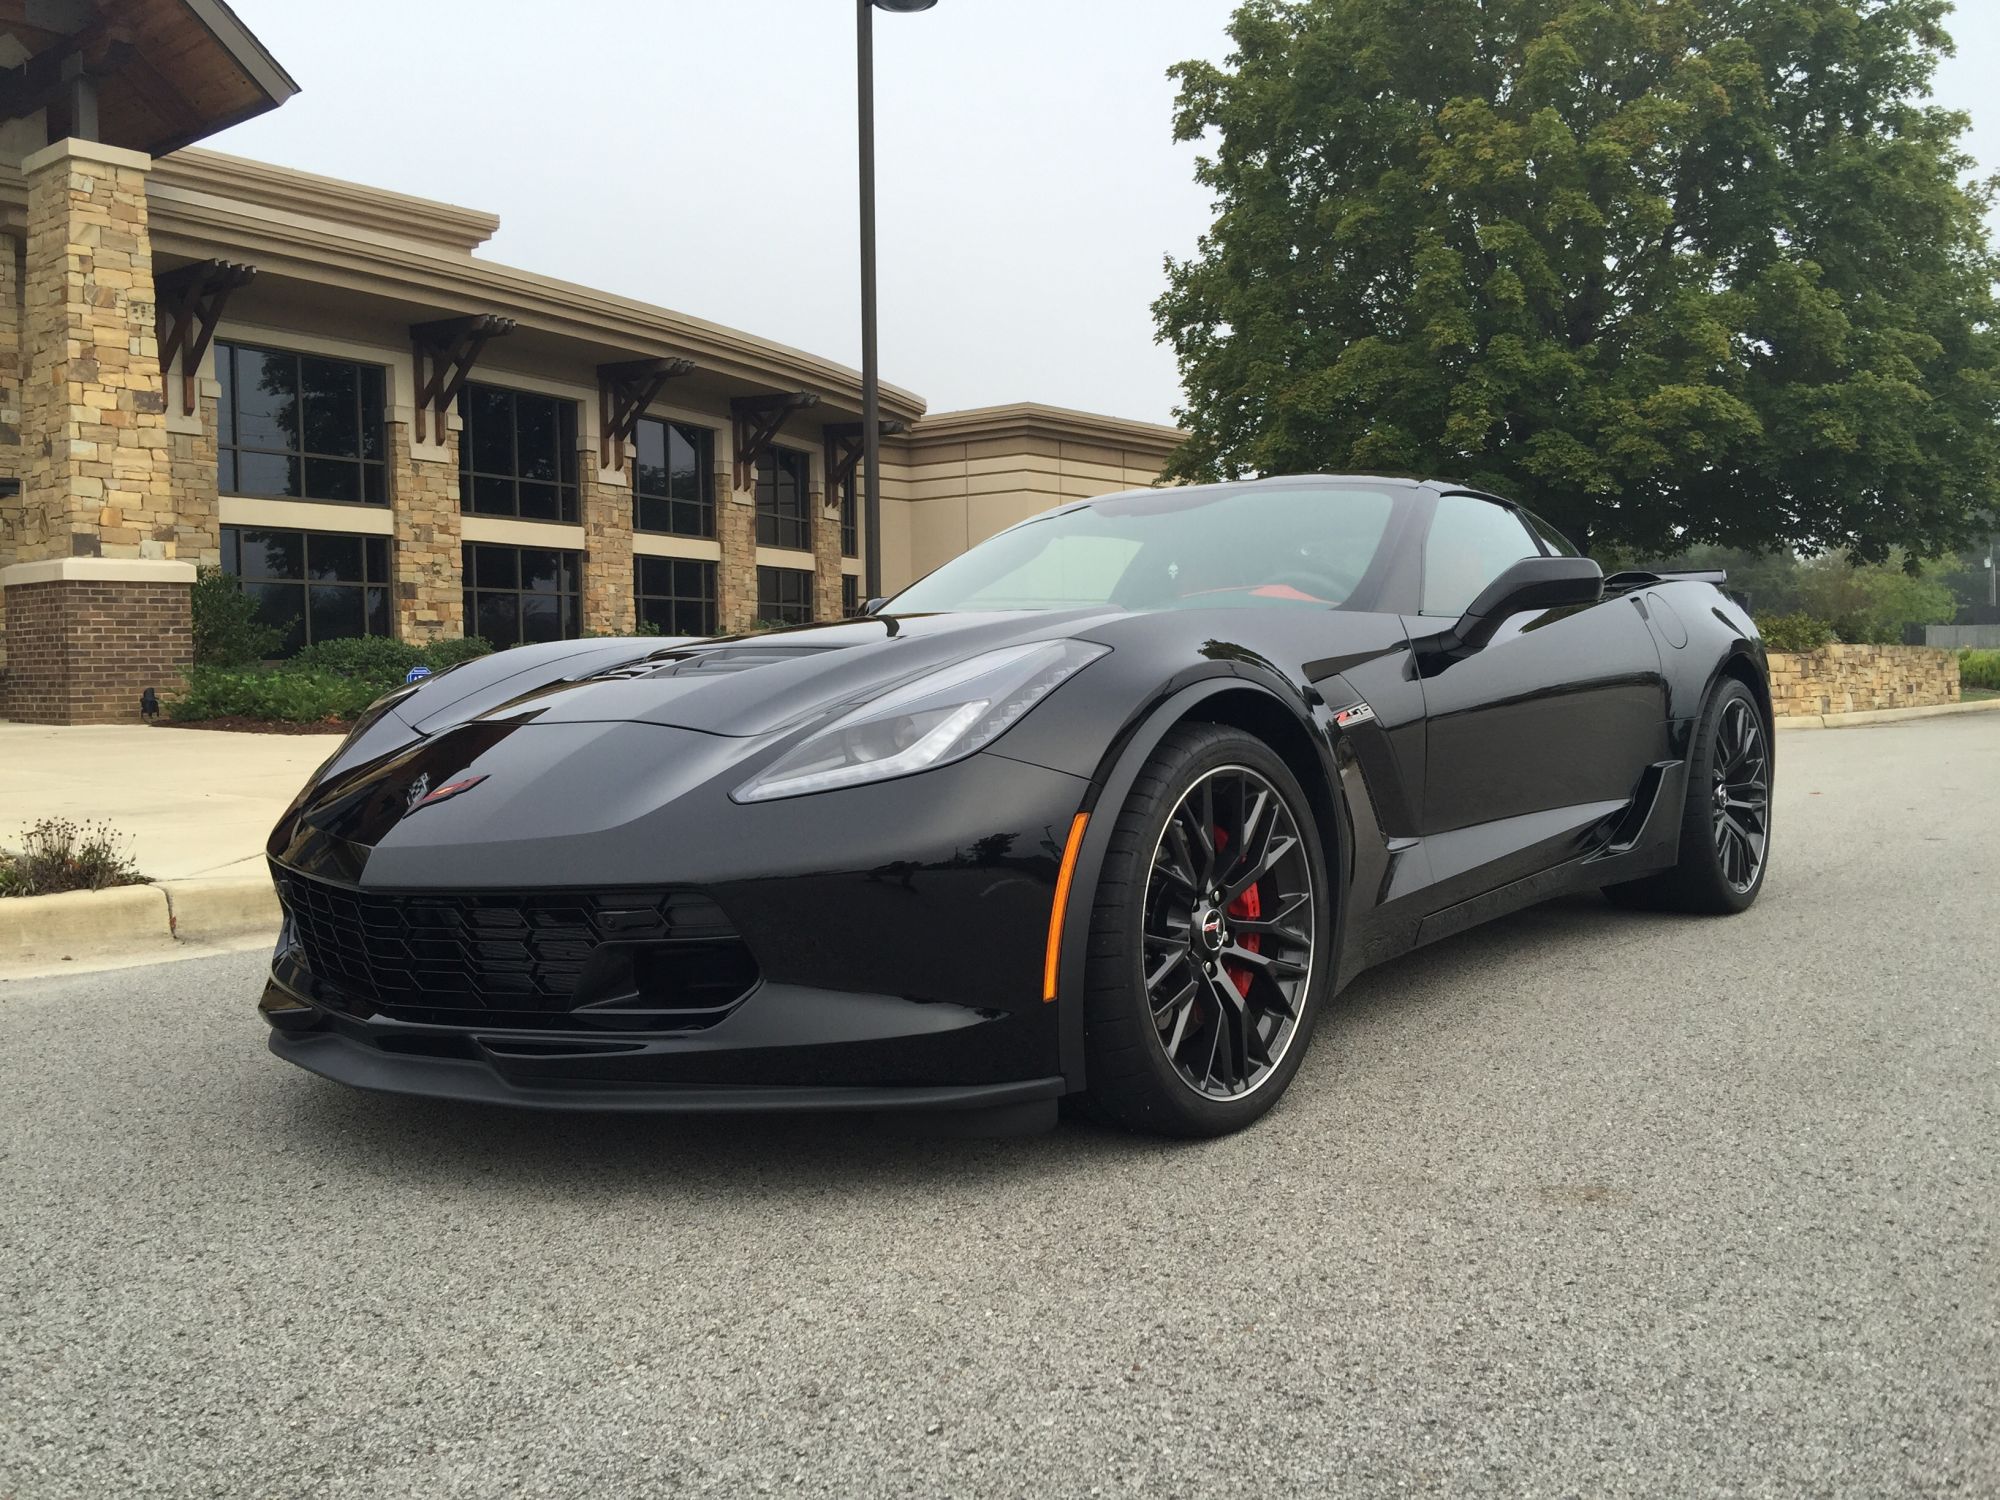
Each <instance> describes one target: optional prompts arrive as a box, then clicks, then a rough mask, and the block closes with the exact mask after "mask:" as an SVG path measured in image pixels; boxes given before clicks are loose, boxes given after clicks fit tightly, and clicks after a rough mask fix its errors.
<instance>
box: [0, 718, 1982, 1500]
mask: <svg viewBox="0 0 2000 1500" xmlns="http://www.w3.org/2000/svg"><path fill="white" fill-rule="evenodd" d="M1778 753H1779V781H1778V799H1777V812H1776V845H1775V848H1776V854H1775V861H1774V866H1773V871H1772V875H1771V877H1770V884H1769V886H1768V888H1767V890H1766V892H1765V895H1764V898H1763V900H1762V902H1761V903H1760V904H1759V905H1758V906H1757V907H1756V908H1755V909H1754V910H1753V911H1752V912H1750V913H1749V914H1748V915H1746V916H1744V917H1741V918H1738V919H1734V920H1727V921H1718V920H1714V919H1688V918H1670V917H1647V916H1640V915H1633V914H1629V913H1624V912H1620V911H1617V910H1614V909H1613V908H1612V907H1610V906H1609V905H1608V904H1606V903H1603V902H1601V901H1599V900H1596V899H1594V898H1593V899H1589V900H1576V901H1570V902H1564V903H1561V904H1557V905H1554V906H1549V907H1544V908H1541V909H1539V910H1536V911H1533V912H1529V913H1526V914H1523V915H1520V916H1517V917H1514V918H1511V919H1508V920H1506V921H1504V922H1502V923H1500V924H1499V925H1497V926H1494V927H1491V928H1487V929H1484V930H1481V931H1477V932H1473V933H1470V934H1467V935H1465V936H1462V937H1460V938H1457V939H1454V940H1452V941H1449V942H1447V943H1445V944H1443V945H1441V946H1438V947H1436V948H1433V949H1431V950H1428V951H1426V952H1424V953H1421V954H1418V955H1416V956H1414V957H1412V958H1410V959H1407V960H1404V961H1401V962H1398V963H1396V964H1394V965H1392V966H1390V967H1388V968H1385V969H1383V970H1380V971H1378V972H1376V973H1374V974H1371V975H1369V976H1367V977H1365V978H1364V979H1363V980H1361V981H1360V982H1359V983H1358V984H1356V985H1355V986H1354V987H1353V988H1352V989H1351V990H1350V991H1349V992H1348V993H1347V994H1346V995H1345V996H1343V997H1342V998H1341V1000H1340V1001H1339V1002H1338V1003H1337V1004H1336V1006H1335V1007H1334V1009H1333V1010H1331V1011H1330V1012H1329V1013H1328V1015H1327V1016H1326V1017H1325V1018H1324V1019H1323V1020H1322V1023H1321V1029H1320V1034H1319V1037H1318V1040H1317V1042H1316V1044H1315V1046H1314V1050H1313V1052H1312V1055H1311V1056H1310V1057H1309V1058H1308V1060H1307V1063H1306V1066H1305V1068H1304V1070H1303V1072H1302V1073H1301V1075H1300V1076H1299V1079H1298V1082H1297V1084H1296V1085H1295V1087H1294V1088H1293V1090H1292V1093H1291V1096H1290V1098H1289V1099H1288V1100H1287V1101H1286V1103H1285V1104H1283V1105H1282V1106H1281V1107H1280V1108H1279V1109H1278V1110H1277V1111H1276V1112H1275V1113H1274V1114H1273V1115H1272V1116H1271V1117H1270V1118H1269V1119H1268V1120H1266V1121H1265V1122H1264V1123H1263V1124H1262V1125H1260V1126H1258V1127H1257V1128H1255V1129H1253V1130H1251V1131H1249V1132H1248V1133H1246V1134H1243V1135H1240V1136H1237V1137H1234V1138H1231V1139H1228V1140H1223V1141H1218V1142H1213V1143H1207V1144H1200V1145H1177V1144H1168V1143H1162V1142H1158V1141H1151V1140H1140V1139H1133V1138H1128V1137H1123V1136H1119V1135H1115V1134H1111V1133H1108V1132H1105V1131H1101V1130H1098V1129H1096V1128H1092V1127H1088V1126H1084V1125H1078V1124H1065V1125H1064V1126H1063V1127H1062V1128H1061V1129H1059V1130H1058V1131H1056V1132H1055V1133H1053V1134H1051V1135H1047V1136H1043V1137H1038V1138H1032V1139H1026V1140H1015V1141H977V1142H964V1141H948V1140H926V1139H909V1138H906V1137H903V1136H899V1135H893V1134H887V1133H883V1132H880V1131H877V1130H875V1129H873V1128H870V1127H869V1126H867V1125H865V1124H862V1123H858V1122H850V1121H833V1122H824V1121H758V1122H750V1123H744V1122H738V1121H731V1122H726V1123H713V1124H711V1123H696V1124H690V1123H688V1122H684V1121H672V1120H668V1121H653V1120H643V1119H631V1118H612V1117H558V1118H552V1117H547V1116H535V1115H523V1114H514V1113H508V1112H503V1111H499V1110H490V1109H468V1108H456V1107H442V1106H435V1105H428V1104H423V1103H414V1102H406V1101H397V1100H385V1099H379V1098H372V1097H367V1096H362V1095H357V1094H352V1093H348V1092H345V1091H342V1090H341V1089H339V1088H337V1087H335V1086H334V1085H331V1084H328V1083H325V1082H323V1081H321V1080H319V1079H316V1078H312V1077H309V1076H307V1075H305V1074H303V1073H299V1072H296V1071H294V1070H293V1069H290V1068H288V1067H286V1066H284V1065H283V1064H281V1063H279V1062H277V1061H276V1060H275V1059H273V1058H271V1057H270V1056H269V1055H268V1054H267V1053H266V1052H265V1051H264V1046H263V1025H262V1023H261V1022H260V1021H259V1020H258V1019H257V1017H256V1015H255V1012H254V1009H253V1006H254V1002H255V998H256V994H257V990H258V984H259V974H260V970H261V966H262V962H261V959H260V957H259V956H257V955H238V956H235V957H229V958H221V959H208V960H201V961H191V962H183V963H179V964H171V965H165V966H161V967H158V968H153V969H137V970H125V971H120V972H113V973H106V974H99V975H77V976H72V977H65V978H61V979H55V980H44V981H24V982H15V983H11V984H6V985H0V1496H8V1497H31V1496H32V1497H42V1496H71V1495H75V1496H107V1495H119V1496H134V1495H176V1496H178V1495H246V1496H247V1495H256V1496H343V1495H352V1496H371V1497H372V1496H391V1495H411V1496H427V1497H431V1496H489V1495H497V1494H509V1495H513V1494H520V1495H537V1496H539V1495H548V1496H575V1495H582V1494H596V1495H607V1496H610V1495H618V1496H626V1495H684V1494H714V1495H730V1496H740V1495H750V1494H761V1493H796V1494H833V1495H872V1494H894V1495H906V1494H907V1495H922V1496H932V1495H996V1496H999V1495H1022V1496H1068V1495H1091V1494H1103V1495H1107V1496H1111V1495H1146V1496H1152V1497H1163V1496H1204V1497H1207V1496H1214V1495H1235V1494H1241V1495H1273V1494H1282V1493H1311V1494H1320V1495H1324V1494H1401V1493H1411V1492H1415V1493H1449V1494H1507V1495H1604V1494H1626V1493H1630V1494H1649V1495H1691V1494H1722V1493H1731V1494H1757V1495H1871V1496H1872V1495H1888V1494H1925V1495H1928V1494H1963V1495H1991V1494H1993V1493H1995V1492H1996V1490H2000V1347H1997V1346H2000V1334H1996V1330H2000V1264H1997V1263H1996V1258H1995V1249H1996V1244H1995V1242H1996V1217H2000V1149H1996V1148H2000V956H1996V943H2000V714H1978V715H1968V716H1965V717H1960V718H1952V719H1940V720H1931V721H1926V722H1921V723H1913V724H1904V725H1897V726H1894V727H1884V728H1870V729H1850V730H1839V731H1829V732H1820V733H1794V734H1785V735H1781V736H1780V738H1779V744H1778Z"/></svg>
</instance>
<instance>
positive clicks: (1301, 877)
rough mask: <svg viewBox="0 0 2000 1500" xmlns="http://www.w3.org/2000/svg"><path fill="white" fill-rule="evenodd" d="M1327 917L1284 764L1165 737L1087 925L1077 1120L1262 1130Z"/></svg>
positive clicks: (1327, 967) (1231, 737)
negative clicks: (1083, 1115) (1084, 1113)
mask: <svg viewBox="0 0 2000 1500" xmlns="http://www.w3.org/2000/svg"><path fill="white" fill-rule="evenodd" d="M1266 794H1268V795H1266ZM1260 799H1261V800H1260ZM1204 822H1206V823H1207V824H1208V826H1209V828H1210V830H1211V838H1210V840H1209V842H1208V845H1207V846H1206V847H1204V846H1203V845H1202V844H1200V842H1199V841H1198V839H1197V837H1196V834H1197V831H1198V830H1199V828H1200V827H1201V826H1202V824H1203V823H1204ZM1170 825H1171V826H1170ZM1232 827H1234V828H1236V829H1238V830H1241V833H1240V836H1237V837H1232V836H1231V835H1230V834H1229V831H1228V830H1229V829H1230V828H1232ZM1232 845H1234V846H1235V848H1236V849H1237V850H1238V851H1243V852H1238V853H1232V852H1231V846H1232ZM1248 851H1254V853H1252V854H1251V856H1250V857H1249V858H1247V859H1246V858H1244V852H1248ZM1253 870H1261V872H1262V873H1257V874H1255V875H1254V878H1252V879H1251V880H1250V881H1249V883H1248V885H1247V888H1246V887H1244V884H1243V882H1244V880H1245V877H1246V875H1250V874H1251V873H1252V872H1253ZM1204 875H1205V876H1206V877H1207V879H1206V882H1205V883H1206V884H1208V886H1209V889H1208V890H1207V891H1206V893H1204V892H1203V891H1202V890H1200V889H1199V887H1200V886H1201V885H1202V884H1203V883H1204V881H1203V879H1202V877H1203V876H1204ZM1190 876H1192V877H1193V878H1189V877H1190ZM1239 891H1240V894H1238V892H1239ZM1218 892H1219V893H1220V894H1221V895H1222V896H1223V897H1224V898H1225V899H1222V900H1217V899H1215V898H1216V896H1217V895H1218ZM1332 913H1333V893H1332V887H1331V883H1330V880H1329V877H1328V874H1327V861H1326V858H1325V854H1324V850H1323V849H1322V846H1321V843H1320V838H1319V830H1318V828H1317V826H1316V825H1315V822H1314V819H1313V815H1312V805H1311V803H1310V801H1309V800H1308V799H1307V797H1306V794H1305V790H1304V788H1302V787H1301V786H1300V785H1299V782H1298V778H1297V777H1295V776H1294V775H1293V774H1292V773H1291V771H1290V769H1289V768H1288V767H1287V766H1286V765H1285V763H1284V761H1283V760H1282V759H1280V758H1279V757H1278V756H1277V755H1276V754H1275V753H1274V752H1273V751H1272V750H1271V749H1270V747H1269V746H1267V745H1265V744H1264V743H1263V741H1261V740H1258V739H1256V738H1255V737H1253V736H1251V735H1248V734H1245V733H1243V732H1241V731H1240V730H1235V729H1230V728H1226V727H1224V726H1221V725H1215V724H1185V725H1182V726H1180V727H1178V728H1176V729H1174V730H1173V731H1172V732H1170V733H1169V734H1168V735H1167V737H1166V739H1165V740H1164V741H1162V742H1161V744H1160V746H1159V748H1158V749H1157V750H1155V751H1154V752H1153V754H1152V756H1151V757H1150V758H1149V759H1148V760H1147V762H1146V765H1145V767H1144V769H1143V770H1141V772H1140V773H1139V778H1138V780H1137V781H1136V782H1135V783H1134V785H1133V788H1132V792H1131V795H1130V797H1129V798H1128V799H1127V801H1126V803H1125V806H1124V807H1123V808H1122V809H1120V811H1119V813H1118V822H1117V824H1116V826H1115V827H1114V829H1113V831H1112V836H1111V843H1110V846H1109V848H1108V850H1107V852H1106V855H1105V861H1104V870H1103V874H1102V876H1101V878H1100V879H1099V881H1098V885H1097V891H1096V893H1095V899H1094V902H1093V905H1092V909H1091V917H1090V936H1089V946H1088V950H1087V954H1086V959H1087V962H1086V966H1085V985H1084V1041H1085V1060H1086V1065H1087V1067H1088V1070H1089V1071H1088V1085H1087V1087H1088V1094H1087V1097H1086V1105H1087V1107H1088V1109H1089V1110H1090V1112H1091V1113H1092V1114H1094V1115H1096V1116H1097V1117H1098V1118H1099V1119H1102V1120H1105V1121H1107V1122H1109V1123H1112V1124H1116V1125H1121V1126H1124V1127H1125V1128H1127V1129H1132V1130H1141V1131H1149V1132H1152V1133H1155V1134H1161V1135H1174V1136H1216V1135H1225V1134H1228V1133H1229V1132H1231V1131H1235V1130H1241V1129H1242V1128H1243V1127H1244V1126H1246V1125H1248V1124H1250V1123H1251V1122H1252V1121H1254V1120H1256V1119H1258V1118H1259V1117H1261V1116H1262V1115H1263V1114H1264V1113H1265V1112H1266V1111H1267V1110H1269V1109H1270V1108H1271V1106H1272V1105H1273V1104H1274V1103H1275V1102H1276V1101H1277V1099H1278V1097H1279V1096H1280V1095H1281V1094H1283V1093H1284V1091H1285V1089H1286V1087H1287V1086H1288V1085H1289V1084H1290V1083H1291V1080H1292V1077H1293V1075H1294V1074H1296V1073H1297V1072H1298V1069H1299V1064H1300V1063H1301V1062H1302V1061H1303V1060H1304V1058H1305V1053H1306V1048H1307V1047H1308V1046H1309V1045H1310V1043H1311V1041H1312V1031H1313V1024H1314V1022H1315V1020H1316V1019H1317V1017H1318V1013H1319V1007H1320V1003H1321V1000H1322V997H1323V996H1324V994H1325V993H1326V990H1327V987H1328V984H1329V982H1330V979H1331V976H1332V973H1333V919H1332ZM1149 924H1150V925H1149ZM1177 955H1178V956H1177ZM1149 977H1152V978H1153V979H1154V980H1155V983H1154V984H1153V986H1152V987H1151V988H1149V985H1148V979H1149ZM1232 996H1233V997H1234V998H1233V999H1232V998H1231V997H1232ZM1177 999H1182V1000H1185V1003H1184V1004H1179V1005H1176V1004H1175V1001H1176V1000H1177ZM1162 1004H1164V1005H1166V1006H1167V1007H1168V1008H1167V1009H1165V1010H1162V1009H1161V1008H1160V1007H1161V1006H1162ZM1204 1045H1206V1048H1207V1053H1206V1058H1205V1059H1204V1058H1203V1056H1202V1055H1201V1053H1202V1049H1203V1047H1204ZM1170 1048H1171V1049H1172V1050H1171V1051H1170ZM1204 1063H1205V1070H1204ZM1198 1071H1200V1072H1201V1076H1200V1078H1199V1079H1197V1077H1196V1076H1195V1075H1196V1073H1197V1072H1198Z"/></svg>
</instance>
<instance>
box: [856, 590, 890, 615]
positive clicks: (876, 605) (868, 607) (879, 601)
mask: <svg viewBox="0 0 2000 1500" xmlns="http://www.w3.org/2000/svg"><path fill="white" fill-rule="evenodd" d="M888 602H889V600H888V597H887V596H886V595H881V594H878V595H876V596H875V597H874V598H873V599H869V600H867V601H865V602H864V603H863V604H862V606H861V613H863V614H864V615H879V614H880V613H881V612H882V606H883V605H885V604H887V603H888Z"/></svg>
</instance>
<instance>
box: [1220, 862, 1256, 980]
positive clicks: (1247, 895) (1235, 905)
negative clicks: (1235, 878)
mask: <svg viewBox="0 0 2000 1500" xmlns="http://www.w3.org/2000/svg"><path fill="white" fill-rule="evenodd" d="M1228 847H1229V835H1228V834H1226V833H1224V832H1223V831H1222V830H1221V829H1220V828H1217V829H1216V830H1215V852H1216V853H1217V854H1221V853H1222V852H1223V850H1225V849H1227V848H1228ZM1228 910H1229V915H1230V916H1232V917H1235V918H1237V919H1239V920H1242V921H1250V922H1254V921H1256V920H1257V919H1258V918H1259V917H1261V916H1263V915H1264V901H1263V898H1262V897H1261V896H1260V895H1259V894H1258V892H1257V887H1256V886H1254V885H1253V886H1251V887H1250V889H1249V890H1247V891H1245V892H1244V893H1243V894H1242V895H1240V896H1238V897H1237V898H1236V899H1235V900H1234V901H1232V902H1230V903H1229V908H1228ZM1236 946H1237V947H1239V948H1244V949H1247V950H1248V951H1250V952H1252V953H1262V952H1263V951H1264V939H1263V936H1262V935H1261V934H1260V933H1255V932H1246V933H1244V934H1243V935H1242V936H1241V937H1239V938H1238V939H1237V940H1236ZM1222 967H1223V968H1224V969H1225V970H1226V971H1227V972H1228V974H1229V978H1230V980H1231V982H1232V983H1234V984H1235V986H1236V993H1237V994H1239V995H1242V996H1244V997H1245V998H1246V999H1247V998H1248V997H1249V994H1250V971H1249V970H1248V969H1247V968H1245V967H1244V966H1243V965H1241V964H1236V963H1231V962H1230V961H1229V960H1228V959H1226V958H1225V959H1224V960H1223V961H1222Z"/></svg>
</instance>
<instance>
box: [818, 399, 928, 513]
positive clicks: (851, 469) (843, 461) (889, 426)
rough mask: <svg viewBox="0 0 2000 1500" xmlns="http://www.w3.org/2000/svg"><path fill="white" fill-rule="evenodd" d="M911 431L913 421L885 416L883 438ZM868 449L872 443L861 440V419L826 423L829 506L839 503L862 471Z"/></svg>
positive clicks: (882, 425) (882, 424)
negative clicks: (851, 482) (863, 457)
mask: <svg viewBox="0 0 2000 1500" xmlns="http://www.w3.org/2000/svg"><path fill="white" fill-rule="evenodd" d="M909 430H910V424H909V423H908V422H905V421H904V420H903V419H902V418H900V417H884V418H883V419H882V422H881V433H882V436H883V437H895V436H896V435H897V434H898V433H904V432H908V431H909ZM867 451H868V445H867V444H866V443H864V442H862V441H861V424H860V423H859V422H829V423H827V424H826V493H827V497H828V498H827V503H828V504H829V505H831V504H837V503H838V502H839V499H840V494H841V491H843V490H844V489H846V488H847V486H848V483H849V482H850V481H851V480H852V479H853V478H854V476H855V474H856V473H858V472H859V471H860V468H861V459H862V456H863V455H864V454H865V453H866V452H867Z"/></svg>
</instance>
